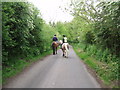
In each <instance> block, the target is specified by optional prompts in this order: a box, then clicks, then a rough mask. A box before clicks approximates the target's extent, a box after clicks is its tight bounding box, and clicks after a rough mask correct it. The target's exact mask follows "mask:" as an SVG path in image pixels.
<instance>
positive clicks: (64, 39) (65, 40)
mask: <svg viewBox="0 0 120 90" xmlns="http://www.w3.org/2000/svg"><path fill="white" fill-rule="evenodd" d="M63 43H67V37H66V36H65V35H63V39H62V44H61V45H60V47H61V49H62V45H63Z"/></svg>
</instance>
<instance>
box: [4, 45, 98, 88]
mask: <svg viewBox="0 0 120 90" xmlns="http://www.w3.org/2000/svg"><path fill="white" fill-rule="evenodd" d="M3 88H100V85H99V84H98V83H97V81H96V80H95V79H94V78H93V77H92V76H91V74H89V72H88V71H87V69H86V67H85V65H84V64H83V63H82V62H81V60H80V59H79V57H78V56H77V55H76V54H75V52H74V50H73V49H72V47H71V48H70V50H69V57H68V58H63V57H62V51H61V50H58V54H57V55H49V56H47V57H45V58H44V59H43V60H40V61H38V62H37V63H36V64H34V65H33V66H31V67H30V68H29V69H28V70H26V71H24V72H23V73H21V74H20V75H19V76H17V77H16V78H14V80H12V81H10V82H9V83H8V84H7V85H5V86H4V87H3Z"/></svg>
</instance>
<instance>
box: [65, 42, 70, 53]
mask: <svg viewBox="0 0 120 90" xmlns="http://www.w3.org/2000/svg"><path fill="white" fill-rule="evenodd" d="M65 49H66V50H67V52H68V51H69V46H68V44H66V45H65Z"/></svg>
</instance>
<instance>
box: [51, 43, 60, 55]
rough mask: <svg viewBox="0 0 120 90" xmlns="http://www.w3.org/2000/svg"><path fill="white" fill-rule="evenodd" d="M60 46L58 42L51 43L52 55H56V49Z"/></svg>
mask: <svg viewBox="0 0 120 90" xmlns="http://www.w3.org/2000/svg"><path fill="white" fill-rule="evenodd" d="M59 45H60V43H59V42H53V43H52V49H53V55H55V54H57V47H58V46H59Z"/></svg>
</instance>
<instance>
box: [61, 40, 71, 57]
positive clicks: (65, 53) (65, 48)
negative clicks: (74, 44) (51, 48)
mask: <svg viewBox="0 0 120 90" xmlns="http://www.w3.org/2000/svg"><path fill="white" fill-rule="evenodd" d="M60 44H62V51H63V57H65V58H68V51H69V44H68V43H62V40H60Z"/></svg>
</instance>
